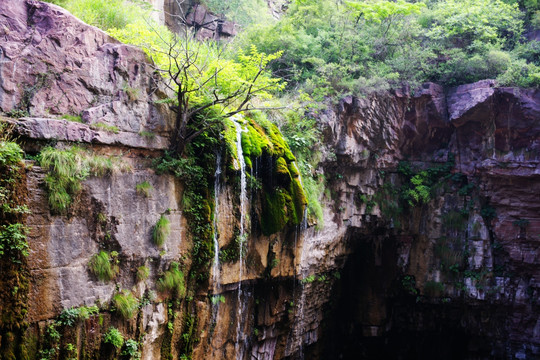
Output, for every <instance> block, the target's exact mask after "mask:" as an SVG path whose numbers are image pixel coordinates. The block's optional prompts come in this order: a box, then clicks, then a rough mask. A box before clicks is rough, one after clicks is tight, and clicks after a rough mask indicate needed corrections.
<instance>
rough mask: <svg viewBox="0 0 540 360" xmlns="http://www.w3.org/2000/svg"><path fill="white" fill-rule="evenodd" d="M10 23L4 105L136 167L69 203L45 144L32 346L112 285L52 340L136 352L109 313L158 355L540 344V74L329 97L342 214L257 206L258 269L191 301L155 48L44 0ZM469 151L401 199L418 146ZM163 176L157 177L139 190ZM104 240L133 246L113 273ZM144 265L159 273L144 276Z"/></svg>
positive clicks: (425, 150) (329, 139) (224, 278)
mask: <svg viewBox="0 0 540 360" xmlns="http://www.w3.org/2000/svg"><path fill="white" fill-rule="evenodd" d="M164 6H165V5H164ZM194 14H195V13H194ZM195 15H196V14H195ZM194 21H195V20H194ZM0 31H2V32H3V33H2V38H3V39H4V42H2V43H0V50H1V51H0V75H1V76H0V110H1V111H2V112H4V113H7V114H9V115H11V116H12V118H10V119H9V120H8V121H10V122H12V123H13V124H15V126H16V131H17V132H18V133H19V135H20V140H21V141H22V143H23V145H24V148H25V150H26V151H27V152H28V153H29V154H35V153H37V152H38V151H39V150H40V149H41V148H43V147H44V146H46V145H50V144H53V145H56V146H57V147H60V148H62V147H64V148H65V147H68V146H70V145H72V144H75V143H79V144H82V145H83V146H85V147H86V148H88V150H89V151H92V152H94V153H97V154H101V155H105V156H114V157H117V158H118V159H119V160H121V161H122V162H124V163H126V164H129V165H130V167H131V169H132V170H131V171H129V172H121V171H116V172H114V173H113V174H112V175H109V176H104V177H90V178H89V179H87V180H86V181H84V183H83V190H82V191H81V192H80V194H79V195H78V196H77V198H76V199H75V201H74V204H73V206H72V207H71V209H70V211H69V212H68V213H67V214H64V215H62V216H60V215H57V214H54V213H52V212H51V211H50V208H49V205H48V202H47V193H46V190H45V188H44V176H45V173H44V170H43V169H40V168H39V166H37V164H36V163H34V162H33V161H32V160H28V163H27V165H28V166H27V169H28V170H27V184H28V186H27V187H28V192H29V206H30V210H31V214H30V215H29V217H28V224H27V225H28V226H29V227H30V228H31V232H30V235H29V239H28V240H29V245H30V256H29V258H28V264H29V270H30V274H31V278H30V290H29V291H30V293H29V312H28V315H27V321H28V324H29V327H28V329H27V337H26V340H27V349H28V353H29V354H30V358H37V356H38V354H39V353H40V351H42V353H41V355H43V351H45V350H47V349H49V348H48V346H49V345H51V344H50V330H49V329H50V328H49V326H50V325H51V324H53V321H55V320H57V319H58V315H59V314H60V313H61V311H62V310H63V309H66V308H69V307H79V306H83V305H86V306H90V305H94V304H95V305H98V306H99V307H100V313H99V314H96V315H93V316H91V317H90V318H89V319H87V320H85V321H80V322H78V323H77V324H76V325H75V326H73V327H62V328H59V330H61V333H62V334H61V340H60V342H59V343H58V344H57V346H58V350H57V352H56V353H55V354H54V355H51V356H52V357H51V358H68V357H69V356H71V355H72V354H71V355H70V353H69V351H68V350H66V349H67V345H68V344H74V346H75V347H76V349H77V352H78V354H79V355H78V358H80V359H93V358H106V359H107V358H111V359H112V358H118V357H119V356H120V354H119V353H120V351H119V350H118V351H117V350H115V349H114V348H112V347H111V346H110V345H109V344H107V343H105V342H104V341H103V334H104V333H105V332H106V331H108V329H109V327H110V326H114V327H117V328H118V329H120V330H121V332H122V333H123V334H124V335H125V336H126V338H130V339H135V340H137V341H138V342H139V343H140V345H141V346H142V354H141V355H142V358H143V359H159V358H169V357H172V358H175V359H176V358H181V356H182V355H186V354H192V356H193V359H231V358H243V359H248V358H257V359H302V358H306V359H308V358H309V359H333V358H341V357H343V358H358V357H361V358H366V359H368V358H373V357H375V358H376V357H377V356H378V355H380V354H381V353H380V352H381V351H383V350H381V349H388V350H384V351H386V352H384V351H383V355H385V356H386V357H387V358H435V357H437V356H436V355H437V354H438V353H437V352H436V350H440V349H445V351H444V354H447V355H445V356H446V358H449V359H450V358H471V359H472V358H475V359H484V358H485V359H488V358H493V357H495V358H512V357H515V358H535V357H538V356H539V350H538V349H539V347H540V318H539V315H538V314H539V311H538V305H537V304H538V295H539V291H540V290H539V278H540V275H539V274H538V266H537V264H538V256H539V253H538V248H539V247H538V241H539V239H538V233H539V232H540V218H539V214H540V211H539V210H540V209H539V207H540V205H539V204H540V202H539V201H538V196H537V195H538V193H539V192H540V188H539V187H540V186H539V183H540V182H539V181H538V180H539V176H540V168H539V166H540V165H539V163H540V154H539V147H540V123H539V119H540V92H538V91H537V90H524V89H515V88H499V87H497V86H496V84H494V83H493V82H492V81H483V82H479V83H475V84H470V85H465V86H461V87H458V88H456V89H450V90H448V89H443V88H441V87H440V86H438V85H436V84H425V85H423V86H422V88H420V89H417V90H415V91H414V92H412V91H410V89H406V88H405V89H400V90H398V91H394V92H391V93H390V92H389V93H384V94H376V95H372V96H369V97H366V98H362V99H359V98H356V97H353V96H349V97H346V98H344V99H342V100H341V101H340V102H339V104H337V105H336V106H333V105H328V107H327V110H326V111H324V112H323V114H322V115H320V116H319V125H320V127H321V129H322V131H323V134H324V146H323V149H322V151H323V154H324V157H323V162H322V163H321V167H320V169H319V171H320V172H324V174H325V176H326V179H327V181H328V185H327V186H328V188H329V192H328V193H329V196H325V197H323V199H322V201H323V204H324V226H323V227H322V228H317V227H316V226H315V224H309V225H307V224H305V225H299V226H297V227H289V228H286V229H285V230H283V231H281V232H279V233H276V234H273V235H270V236H263V235H262V234H261V231H260V225H259V224H257V222H256V220H254V221H252V222H248V221H247V220H245V221H246V223H249V224H251V225H250V226H249V225H248V233H249V234H250V235H249V236H248V237H247V239H246V243H247V246H246V248H247V251H246V254H245V258H243V259H244V260H245V262H244V267H242V271H241V270H240V264H239V261H238V259H230V260H228V261H222V262H221V265H220V267H219V269H218V272H219V273H218V276H216V277H214V274H213V273H210V274H209V279H210V280H209V281H207V282H206V283H204V284H203V286H200V285H199V286H191V287H189V288H188V291H187V293H186V296H185V298H183V299H181V301H178V302H176V301H170V299H169V298H167V296H166V294H164V293H162V292H159V291H158V287H157V282H158V279H159V277H160V276H161V275H162V274H163V272H164V271H166V270H167V269H168V268H169V266H170V264H171V263H172V262H173V261H179V262H180V263H181V264H182V267H183V270H184V272H185V274H186V277H187V276H188V275H187V274H189V269H190V267H191V265H192V264H191V259H190V257H189V256H190V254H191V251H192V248H193V246H194V241H193V239H192V238H191V237H190V234H189V233H188V231H187V227H188V224H187V223H186V218H185V214H184V213H183V203H182V193H183V190H184V184H182V183H180V182H179V181H178V180H177V179H175V178H173V177H172V176H169V175H157V174H156V173H155V171H154V170H153V168H152V166H151V161H152V159H153V158H156V157H158V156H160V155H161V154H162V153H163V151H164V150H165V149H167V148H168V146H169V141H168V139H169V135H170V130H171V128H172V126H173V123H174V119H173V117H172V114H171V113H170V112H168V111H167V109H166V108H164V107H161V106H160V105H156V104H155V100H158V99H160V98H163V97H164V96H166V94H165V92H164V91H162V90H160V86H159V82H158V81H157V79H155V78H154V75H153V73H152V69H151V66H150V65H149V64H148V63H147V61H146V59H145V57H144V54H143V53H142V52H140V51H138V50H137V49H135V48H133V47H130V46H127V45H123V44H119V43H117V42H116V41H115V40H114V39H112V38H110V37H108V36H107V35H106V34H105V33H103V32H101V31H100V30H98V29H95V28H93V27H90V26H88V25H85V24H83V23H81V22H80V21H78V20H76V19H74V18H73V17H72V16H70V15H69V14H68V13H66V12H65V11H64V10H62V9H60V8H58V7H56V6H54V5H50V4H45V3H40V2H37V1H33V0H16V1H12V2H9V4H8V3H6V2H3V3H0ZM66 114H71V115H79V114H80V115H81V121H82V123H78V122H73V121H68V120H65V119H61V117H62V115H66ZM98 122H101V123H104V124H107V125H114V126H116V127H117V128H118V133H111V132H107V131H106V130H103V129H99V128H96V127H95V123H98ZM93 125H94V126H93ZM147 133H152V134H153V136H151V137H150V136H145V135H144V134H147ZM452 158H453V159H454V163H455V164H454V165H453V166H452V167H451V168H450V169H447V170H446V173H445V174H444V176H442V177H441V179H442V180H441V181H440V183H438V184H439V186H437V187H434V188H433V189H431V194H430V200H429V201H426V203H425V204H418V205H416V206H406V205H403V204H402V203H401V205H399V204H400V203H399V198H400V193H399V191H398V192H397V193H392V192H391V190H392V189H393V190H399V189H403V185H405V182H406V181H407V180H406V179H405V178H404V176H403V174H402V173H400V172H399V171H397V169H398V168H399V162H400V161H401V160H407V161H408V162H409V164H410V165H411V167H413V168H414V167H416V168H418V169H419V170H421V169H424V170H427V169H430V168H433V167H437V166H442V165H444V164H446V163H448V162H449V161H451V159H452ZM227 171H228V173H227V176H224V177H223V179H224V183H223V184H222V191H221V192H220V195H219V204H220V207H219V212H218V214H217V216H218V219H219V221H218V224H217V228H218V230H219V234H220V237H219V246H220V248H221V249H225V248H226V247H227V246H230V245H231V244H234V242H235V241H237V231H238V228H239V221H240V218H239V216H240V214H239V213H240V210H239V194H238V192H239V190H238V186H239V185H238V173H237V171H234V170H232V169H229V170H227ZM255 175H257V174H255ZM259 176H260V175H259ZM144 181H148V182H149V183H150V184H151V185H152V188H153V189H152V190H151V192H150V194H149V197H145V196H143V195H141V194H139V193H137V192H136V190H135V189H136V186H137V185H138V184H140V183H142V182H144ZM250 199H251V201H250V205H249V206H248V207H247V209H246V212H247V214H249V216H248V218H251V219H257V217H258V216H259V214H260V213H261V211H260V207H261V200H260V197H258V196H257V194H256V192H255V191H252V192H251V195H250ZM392 204H394V205H396V204H397V205H399V206H401V207H402V208H401V209H396V208H392V207H391V206H390V205H392ZM399 206H398V207H399ZM397 210H399V211H397ZM162 215H163V216H165V217H166V218H168V219H169V220H170V223H171V229H170V235H169V237H168V241H167V242H166V245H165V246H164V247H163V248H158V247H156V246H155V245H154V244H153V243H152V241H151V232H152V231H153V228H154V225H155V224H156V222H157V220H158V219H159V218H160V216H162ZM99 250H106V251H116V252H118V261H119V263H118V265H119V267H120V273H119V275H118V276H117V278H116V279H115V281H114V282H109V283H105V282H101V281H98V280H97V279H96V278H95V277H94V275H92V274H91V273H90V271H89V270H88V261H89V259H90V258H91V257H92V256H93V255H94V254H95V253H96V252H97V251H99ZM142 265H146V266H148V267H149V269H150V274H149V278H148V279H147V280H145V281H137V280H136V271H137V268H138V267H140V266H142ZM240 274H241V276H240ZM214 278H218V279H219V284H216V283H214V282H213V280H212V279H214ZM189 281H190V279H186V282H188V283H189ZM120 289H128V290H131V291H132V292H133V294H134V295H136V296H137V298H138V299H139V300H141V303H142V304H141V306H140V309H139V311H138V314H137V315H136V316H135V317H134V318H133V319H131V320H124V319H122V318H121V317H119V316H118V314H117V312H116V311H113V309H111V308H110V304H109V302H110V299H111V298H112V296H113V295H114V294H115V293H116V292H117V291H118V290H120ZM3 290H5V289H3ZM239 290H241V291H239ZM433 333H434V334H436V335H430V334H433ZM186 334H187V335H186ZM385 344H391V345H392V346H388V347H386V348H385ZM456 349H459V351H458V350H456ZM377 351H379V353H377ZM430 351H433V352H432V353H431V352H430ZM456 351H457V352H456ZM359 354H360V355H359ZM415 354H416V355H417V356H416V357H415ZM418 354H423V355H422V356H423V357H422V356H420V355H418ZM355 356H356V357H355ZM439 358H444V357H439Z"/></svg>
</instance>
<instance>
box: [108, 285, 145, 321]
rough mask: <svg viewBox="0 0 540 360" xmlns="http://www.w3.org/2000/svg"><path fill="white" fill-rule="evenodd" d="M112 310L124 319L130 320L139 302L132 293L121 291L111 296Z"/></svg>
mask: <svg viewBox="0 0 540 360" xmlns="http://www.w3.org/2000/svg"><path fill="white" fill-rule="evenodd" d="M112 303H113V306H114V310H115V311H116V312H117V313H119V314H120V315H121V316H122V317H123V318H124V319H131V318H132V317H133V316H134V315H135V314H136V313H137V310H138V309H139V301H138V300H137V298H136V297H135V296H133V293H131V291H128V290H123V291H121V292H119V293H117V294H115V295H114V296H113V300H112Z"/></svg>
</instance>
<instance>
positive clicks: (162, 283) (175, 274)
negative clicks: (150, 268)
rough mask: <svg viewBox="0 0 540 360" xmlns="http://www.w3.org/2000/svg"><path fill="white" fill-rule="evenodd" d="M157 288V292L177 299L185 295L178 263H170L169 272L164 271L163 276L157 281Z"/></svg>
mask: <svg viewBox="0 0 540 360" xmlns="http://www.w3.org/2000/svg"><path fill="white" fill-rule="evenodd" d="M157 288H158V290H159V291H161V292H168V293H170V294H172V295H173V296H175V297H177V298H183V297H184V296H185V295H186V284H185V281H184V273H183V272H182V271H181V270H180V265H179V264H178V263H176V262H173V263H171V265H170V267H169V270H167V271H165V272H164V273H163V276H162V277H160V278H159V279H158V282H157Z"/></svg>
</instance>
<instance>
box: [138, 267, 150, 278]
mask: <svg viewBox="0 0 540 360" xmlns="http://www.w3.org/2000/svg"><path fill="white" fill-rule="evenodd" d="M149 275H150V269H149V268H148V266H145V265H143V266H139V267H138V268H137V281H144V280H146V279H148V276H149Z"/></svg>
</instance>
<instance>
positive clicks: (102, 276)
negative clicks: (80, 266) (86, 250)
mask: <svg viewBox="0 0 540 360" xmlns="http://www.w3.org/2000/svg"><path fill="white" fill-rule="evenodd" d="M88 266H89V268H90V271H91V272H92V274H94V275H95V276H96V277H97V278H98V279H99V280H101V281H111V280H113V279H114V278H115V277H116V275H117V274H118V272H119V271H120V269H119V268H118V265H116V264H115V259H113V258H111V256H110V255H109V253H108V252H106V251H100V252H99V253H97V254H95V255H94V256H92V258H91V259H90V262H89V263H88Z"/></svg>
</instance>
